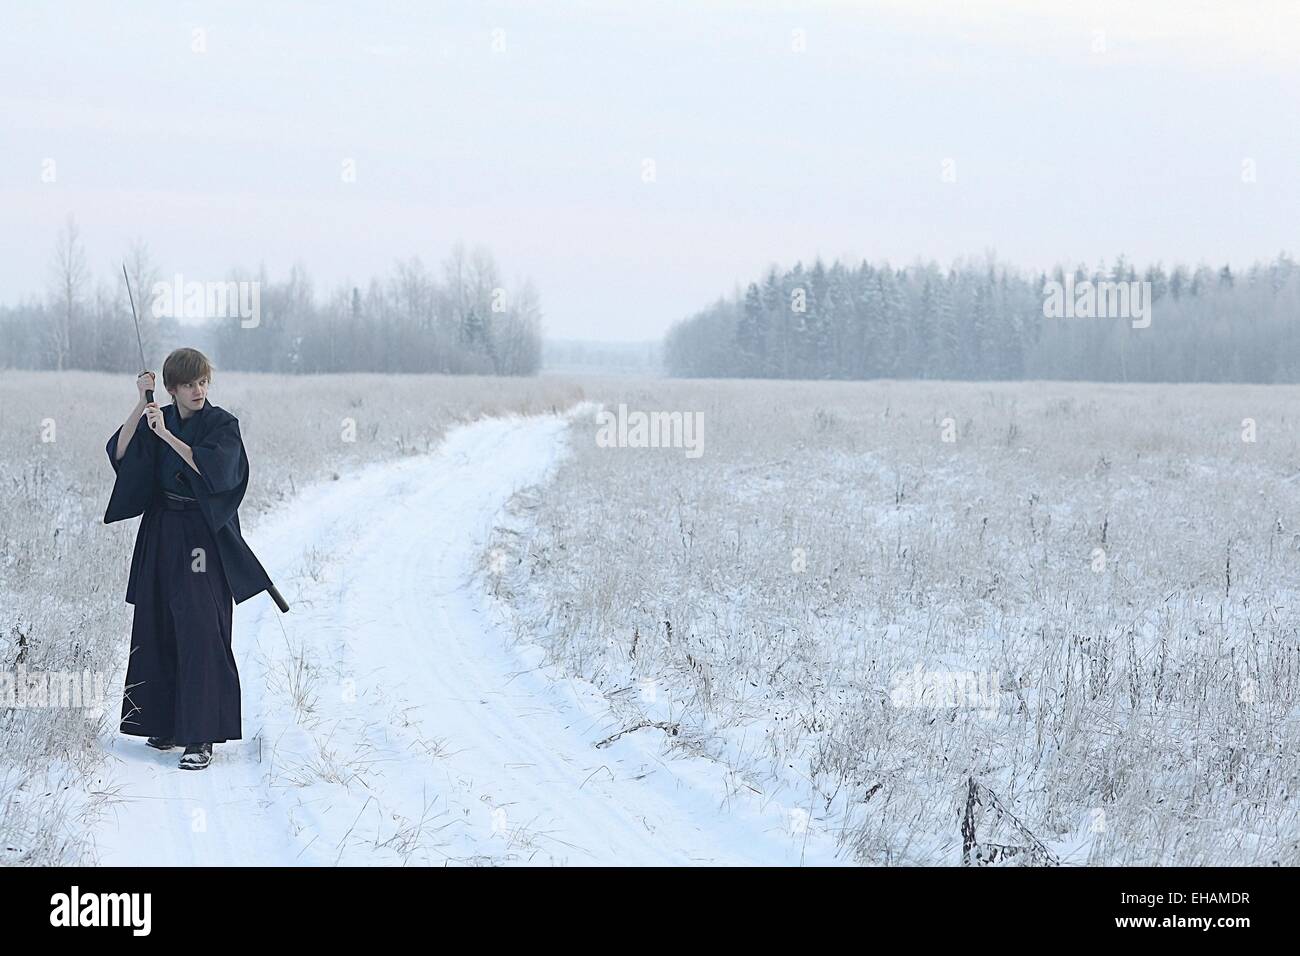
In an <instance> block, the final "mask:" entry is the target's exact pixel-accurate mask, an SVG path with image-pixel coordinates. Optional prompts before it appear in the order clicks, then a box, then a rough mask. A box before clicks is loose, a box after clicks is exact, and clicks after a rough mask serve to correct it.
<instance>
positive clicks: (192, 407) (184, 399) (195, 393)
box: [171, 378, 208, 412]
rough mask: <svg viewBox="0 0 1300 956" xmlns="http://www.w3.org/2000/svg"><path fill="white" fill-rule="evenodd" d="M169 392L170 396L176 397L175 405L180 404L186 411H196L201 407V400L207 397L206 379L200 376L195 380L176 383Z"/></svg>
mask: <svg viewBox="0 0 1300 956" xmlns="http://www.w3.org/2000/svg"><path fill="white" fill-rule="evenodd" d="M171 393H172V398H174V399H176V404H177V405H180V406H181V407H182V408H184V409H185V410H186V411H190V412H197V411H198V410H199V409H200V408H202V407H203V402H204V401H205V400H206V399H207V397H208V380H207V379H206V378H201V379H199V380H198V381H197V382H187V383H185V384H183V385H177V386H176V387H175V388H173V389H171Z"/></svg>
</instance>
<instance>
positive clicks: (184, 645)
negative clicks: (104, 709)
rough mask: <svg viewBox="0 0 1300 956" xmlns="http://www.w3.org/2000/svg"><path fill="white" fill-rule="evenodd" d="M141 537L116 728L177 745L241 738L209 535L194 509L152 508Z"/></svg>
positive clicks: (216, 557) (224, 597)
mask: <svg viewBox="0 0 1300 956" xmlns="http://www.w3.org/2000/svg"><path fill="white" fill-rule="evenodd" d="M140 533H141V534H142V535H143V536H144V546H143V555H142V559H141V561H142V563H141V565H140V568H139V579H138V580H137V582H136V594H135V620H134V622H133V624H132V625H131V657H130V662H129V664H128V665H127V672H126V690H125V693H124V695H123V699H122V722H121V731H122V733H124V734H131V735H133V736H139V737H171V738H172V739H173V740H175V741H176V743H178V744H195V743H221V742H223V741H227V740H239V739H240V709H239V672H238V670H237V669H236V667H235V654H234V651H233V650H232V649H231V643H230V628H231V618H232V616H233V614H234V598H233V597H232V596H231V593H230V587H229V586H228V585H227V584H226V578H225V572H224V570H223V569H222V567H221V554H220V553H219V551H218V549H217V545H216V542H215V541H214V540H213V538H212V533H211V532H210V531H209V530H208V527H207V525H206V524H205V523H204V520H203V515H202V513H201V512H200V511H199V509H198V507H197V505H193V506H190V507H188V508H186V509H184V510H173V509H172V508H169V507H163V508H158V509H155V510H153V511H151V512H149V513H148V514H146V515H145V518H144V521H143V522H142V524H141V529H140ZM196 549H197V550H198V553H199V555H201V560H200V558H199V557H196Z"/></svg>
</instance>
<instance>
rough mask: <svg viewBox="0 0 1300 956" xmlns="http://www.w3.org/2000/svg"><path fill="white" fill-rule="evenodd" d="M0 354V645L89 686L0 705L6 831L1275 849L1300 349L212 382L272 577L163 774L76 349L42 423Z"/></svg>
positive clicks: (640, 859) (924, 849)
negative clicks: (1044, 363) (1137, 359)
mask: <svg viewBox="0 0 1300 956" xmlns="http://www.w3.org/2000/svg"><path fill="white" fill-rule="evenodd" d="M33 378H36V377H35V376H26V377H22V378H21V379H20V378H19V377H13V378H4V377H0V393H3V394H5V395H7V396H8V397H9V398H11V399H12V401H9V402H7V403H5V404H3V405H0V437H2V438H3V439H4V441H5V443H6V444H5V447H6V448H7V449H8V450H10V451H11V452H24V450H26V452H25V454H24V453H16V454H11V455H9V456H8V458H7V459H6V460H5V462H4V463H3V465H2V466H0V480H3V481H4V483H5V484H6V486H11V487H12V489H13V498H14V500H16V501H17V502H18V504H19V507H18V508H17V509H14V510H9V511H7V512H5V513H4V514H3V516H0V539H3V542H4V544H5V548H4V562H3V572H4V577H3V580H0V592H3V594H4V596H5V597H6V600H5V602H4V607H5V609H6V610H5V614H6V617H5V619H4V628H3V630H4V634H3V638H2V641H3V643H2V645H0V646H2V648H3V653H4V659H5V661H6V666H7V667H12V666H13V665H14V664H15V662H17V661H18V660H23V661H25V662H26V664H27V666H29V667H35V666H37V665H41V666H44V667H47V668H50V667H52V666H56V665H62V666H63V667H64V668H70V667H72V666H73V665H75V664H77V663H79V662H86V666H91V667H94V668H95V669H97V670H100V671H103V672H105V674H106V675H107V690H108V698H109V700H108V706H109V713H108V714H107V715H105V716H102V717H100V718H99V719H98V721H94V720H90V721H88V720H85V719H84V716H82V715H79V714H76V713H71V712H68V711H67V710H66V709H65V710H53V709H52V710H46V711H38V710H27V711H21V710H19V711H8V712H6V713H4V714H3V715H0V722H2V723H3V730H4V736H3V738H0V740H2V742H0V796H3V801H2V803H0V806H3V819H0V829H2V830H3V836H4V844H5V847H6V850H5V853H6V857H5V859H6V861H8V862H25V863H32V862H73V861H81V862H92V861H94V862H101V863H169V864H170V863H175V864H188V863H210V864H218V865H220V864H237V863H254V864H256V863H293V862H298V863H309V864H321V865H329V864H334V863H339V862H342V863H351V864H377V865H403V864H444V863H451V864H476V863H486V864H497V863H522V864H544V865H547V864H564V863H568V864H573V863H618V864H628V863H651V864H665V863H690V862H706V861H708V862H723V863H754V862H759V863H785V864H797V863H805V864H808V863H813V864H830V863H836V864H843V863H853V862H857V863H862V864H868V865H870V864H890V863H893V864H914V863H925V864H959V863H962V862H963V861H965V862H971V863H988V862H1003V861H1007V862H1011V863H1019V862H1024V863H1030V864H1054V863H1062V864H1067V865H1070V864H1072V865H1080V864H1138V863H1152V864H1170V863H1192V864H1224V863H1241V864H1270V863H1274V862H1277V863H1283V864H1288V863H1295V862H1297V861H1298V860H1300V854H1298V851H1297V841H1300V824H1297V820H1296V810H1297V808H1298V807H1300V803H1298V802H1297V797H1296V795H1295V794H1296V781H1297V780H1298V779H1300V761H1298V759H1297V756H1296V752H1297V748H1296V742H1297V739H1298V738H1300V708H1298V707H1297V700H1298V698H1300V615H1298V614H1297V611H1296V610H1295V608H1296V602H1295V599H1296V596H1297V591H1298V590H1300V588H1297V583H1298V582H1300V504H1298V503H1297V501H1296V490H1297V488H1300V441H1298V440H1297V431H1296V424H1297V421H1296V415H1295V412H1294V409H1295V408H1296V407H1297V404H1296V400H1297V398H1300V389H1291V388H1277V387H1274V388H1266V387H1245V386H1232V387H1184V386H1095V385H1086V384H1071V385H1062V384H1047V383H1019V384H979V383H965V384H959V383H925V382H922V383H893V382H875V383H790V382H786V383H781V382H676V383H673V382H662V381H627V380H623V381H620V380H614V379H602V380H595V379H593V380H589V381H583V382H581V383H580V384H581V387H580V388H579V387H577V386H575V385H574V384H573V383H566V382H561V381H558V380H549V381H548V380H544V379H543V380H537V381H534V382H532V383H500V382H496V383H492V386H491V389H490V394H491V395H492V398H491V400H490V401H485V400H483V397H482V396H483V395H486V394H488V393H487V392H484V391H483V385H482V383H475V382H466V383H464V384H461V383H453V382H448V381H447V380H445V379H438V378H432V377H431V378H430V379H413V380H398V381H397V382H396V383H394V384H392V385H391V386H390V388H389V389H386V392H385V396H384V399H382V400H381V399H380V398H377V397H373V396H372V392H371V388H372V380H370V379H367V378H365V377H345V378H340V379H326V378H320V379H307V380H302V381H296V382H293V383H292V389H291V391H292V393H293V395H294V396H296V398H297V399H298V400H297V401H296V402H284V401H283V395H282V393H276V392H275V383H274V382H272V381H269V380H267V381H259V380H258V379H257V378H256V377H248V378H247V379H245V380H242V381H241V380H238V379H236V381H234V382H228V383H227V384H228V385H229V386H231V387H232V392H233V393H234V394H233V397H235V398H236V399H239V400H242V401H246V402H247V403H248V406H249V407H250V408H253V409H256V415H253V414H249V415H248V416H247V417H248V419H249V422H250V427H249V429H248V432H247V434H248V440H249V444H250V454H251V456H252V458H253V461H254V469H255V474H254V484H255V487H257V489H258V490H257V492H256V494H255V495H250V501H249V502H248V512H249V515H250V520H248V521H246V522H245V530H246V532H247V534H248V537H249V540H250V543H251V544H252V545H253V547H254V549H255V550H256V551H257V552H258V554H259V556H261V557H262V559H263V561H264V563H265V564H266V565H267V566H268V568H270V569H272V574H273V576H274V577H275V578H276V580H277V583H278V584H279V586H280V589H281V590H282V591H283V592H284V594H285V596H286V597H287V599H288V600H289V601H290V603H291V604H292V605H293V610H292V611H291V613H290V614H288V615H287V616H281V615H280V614H278V612H276V611H275V610H274V608H273V606H272V604H271V602H270V601H269V599H267V598H266V597H265V596H259V597H257V598H255V599H253V600H252V601H250V602H247V603H246V604H245V605H242V606H240V607H238V608H237V610H236V619H235V635H234V640H235V649H236V655H237V660H238V663H239V667H240V675H241V684H242V688H243V702H244V728H245V739H244V740H242V741H240V742H237V743H235V742H232V743H229V744H225V745H218V746H217V748H216V759H215V760H214V763H213V765H212V767H211V768H209V769H208V770H207V771H204V772H202V773H183V772H180V771H177V770H176V769H175V762H176V759H177V757H178V755H179V751H172V752H170V753H166V754H162V753H158V752H155V751H152V750H149V749H147V748H146V747H144V745H143V742H142V741H141V740H139V739H137V738H125V737H121V736H119V735H117V734H116V732H115V731H116V727H115V721H114V717H115V708H116V705H117V699H116V695H117V694H118V693H120V685H121V678H122V666H123V664H124V658H123V655H124V653H125V649H126V648H125V645H126V634H127V633H129V622H130V616H129V612H130V608H129V606H127V605H124V604H122V603H121V591H122V589H123V588H124V584H125V576H126V566H125V555H127V554H128V553H129V544H130V540H131V536H132V535H133V534H134V524H135V523H134V522H128V523H125V524H124V525H117V526H113V527H111V528H105V527H104V526H103V525H102V524H97V522H98V521H99V518H100V516H101V515H102V507H103V503H102V499H103V498H104V496H105V495H106V494H107V481H108V478H107V472H108V465H107V462H106V461H103V462H101V461H100V460H99V459H100V456H102V454H103V448H102V445H103V442H104V440H106V438H107V435H108V434H109V433H110V432H111V430H112V428H113V427H114V424H115V423H110V424H108V425H107V427H104V425H103V423H102V422H100V421H98V420H97V418H96V417H97V416H98V418H105V414H104V412H103V411H102V410H101V409H99V408H98V407H93V408H92V407H87V408H79V406H78V405H77V404H76V399H74V398H72V397H71V396H73V395H78V396H79V395H81V394H83V393H84V392H85V391H87V390H89V389H91V388H94V387H98V384H97V382H102V381H106V380H104V379H103V377H99V378H98V379H96V378H95V377H92V376H85V381H82V382H79V386H81V387H80V388H79V389H77V390H74V391H73V392H70V393H67V394H65V395H61V396H60V397H59V399H58V403H62V404H61V405H60V406H59V407H60V408H61V412H60V413H59V414H58V415H56V417H55V420H56V422H57V423H58V425H59V431H58V435H59V437H58V439H57V441H54V442H40V441H38V440H37V438H35V437H34V436H35V435H36V434H38V432H37V431H36V429H38V428H39V427H40V425H41V419H42V416H41V415H40V414H38V413H39V412H40V411H41V410H42V408H43V407H44V406H43V404H42V403H41V402H37V401H35V399H34V398H33V396H32V389H31V385H32V384H33V381H32V379H33ZM232 378H234V377H232ZM6 389H7V391H6ZM475 389H478V392H477V393H476V391H475ZM259 390H260V391H259ZM268 390H269V391H268ZM476 394H478V395H479V398H475V397H474V396H475V395H476ZM584 394H585V395H586V397H587V398H589V399H593V400H596V401H599V402H600V403H603V406H604V408H606V409H612V408H615V407H617V405H618V404H620V403H622V404H624V405H626V406H627V407H628V408H629V409H631V410H633V411H637V410H641V411H667V412H673V411H676V412H681V413H684V414H690V413H694V412H698V413H700V415H701V419H700V421H701V422H702V424H703V431H702V433H701V435H702V438H703V444H702V445H701V446H700V448H699V451H700V452H701V454H699V455H698V456H697V455H695V454H694V453H693V452H692V453H688V452H689V449H684V448H680V447H678V448H672V447H669V448H637V447H604V446H605V445H608V443H607V442H603V443H598V442H597V440H596V435H597V433H598V429H597V423H596V420H595V418H594V413H595V411H596V408H597V406H596V405H594V404H590V403H588V404H585V405H578V406H576V407H575V406H574V402H575V401H576V400H577V399H578V398H580V397H582V396H583V395H584ZM272 395H279V396H280V399H281V400H280V401H277V402H272V401H270V397H271V396H272ZM128 397H129V396H128ZM395 399H396V400H395ZM213 400H214V401H216V403H217V404H224V405H226V407H231V406H237V405H238V402H236V401H224V402H223V401H222V397H221V396H220V395H218V394H214V396H213ZM56 404H57V403H56ZM311 408H315V409H316V412H317V414H315V415H310V414H309V415H307V416H306V417H303V416H302V414H301V413H302V411H303V410H304V409H311ZM565 409H569V411H567V412H565V411H564V410H565ZM295 411H296V412H298V413H299V417H298V418H296V419H295V418H294V413H295ZM516 412H523V413H526V414H524V415H522V416H521V415H517V414H515V413H516ZM113 414H114V415H115V414H116V412H114V413H113ZM354 415H355V416H357V417H359V418H360V419H361V421H360V423H359V424H360V428H359V431H360V433H361V434H362V436H363V438H364V437H365V436H366V435H367V434H369V438H368V439H366V440H365V441H363V442H362V445H361V447H357V446H350V445H343V446H340V445H338V437H337V435H338V426H339V419H340V416H343V417H352V416H354ZM485 416H486V417H485ZM111 417H112V416H108V418H111ZM291 426H296V427H291ZM100 432H103V436H102V437H100ZM101 465H102V468H101V467H100V466H101ZM101 472H102V473H101ZM259 475H261V476H263V477H262V481H261V483H260V484H259V483H258V480H257V479H258V476H259ZM101 492H102V493H101ZM128 525H129V527H128ZM9 848H12V849H9Z"/></svg>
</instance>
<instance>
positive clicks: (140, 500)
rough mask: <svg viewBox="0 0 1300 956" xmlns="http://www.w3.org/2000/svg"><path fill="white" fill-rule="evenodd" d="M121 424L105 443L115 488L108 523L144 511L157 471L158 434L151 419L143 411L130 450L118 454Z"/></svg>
mask: <svg viewBox="0 0 1300 956" xmlns="http://www.w3.org/2000/svg"><path fill="white" fill-rule="evenodd" d="M121 430H122V429H121V428H120V427H119V428H118V430H117V431H115V432H113V434H112V436H111V437H110V438H109V439H108V443H107V444H106V445H105V446H104V450H105V451H107V452H108V463H109V464H110V465H112V466H113V473H114V474H115V475H116V477H115V478H114V479H113V491H112V493H111V494H110V495H109V499H108V508H107V509H106V510H105V511H104V524H111V523H112V522H114V521H122V520H124V519H126V518H135V517H137V516H139V515H142V514H144V510H145V508H146V507H147V506H148V504H149V500H150V499H151V498H152V497H153V492H154V475H155V469H156V467H157V461H158V441H159V439H158V436H157V435H155V434H154V433H153V429H151V428H150V427H149V419H148V418H147V417H146V416H144V415H141V416H140V420H139V421H138V422H136V426H135V435H133V436H132V438H131V443H130V444H129V445H127V446H126V454H125V455H123V456H122V459H121V460H120V461H119V460H118V458H117V436H118V434H119V433H120V432H121Z"/></svg>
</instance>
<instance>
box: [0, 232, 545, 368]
mask: <svg viewBox="0 0 1300 956" xmlns="http://www.w3.org/2000/svg"><path fill="white" fill-rule="evenodd" d="M125 265H126V270H127V274H128V275H129V276H130V280H131V290H132V292H133V293H134V296H135V308H136V312H137V314H138V315H139V319H140V336H141V339H142V340H143V345H144V349H145V356H146V360H147V361H150V362H154V361H157V362H159V363H160V362H161V358H162V355H161V353H162V352H163V351H164V350H165V349H169V348H171V347H174V346H175V345H177V344H194V343H195V342H197V341H201V342H203V343H204V344H206V345H207V346H208V347H209V348H210V349H211V352H210V353H209V354H210V356H211V358H212V360H213V362H214V363H215V364H216V365H217V367H218V368H222V369H228V370H232V371H261V372H286V373H304V374H307V373H326V372H412V373H415V372H439V373H445V374H483V375H534V374H536V373H537V371H538V369H539V367H540V365H541V355H542V333H541V309H540V305H539V302H538V297H537V293H536V290H535V289H534V288H533V286H532V283H531V282H524V283H523V284H522V285H521V286H520V288H519V289H518V290H517V291H511V290H508V289H507V288H506V287H505V284H504V282H503V281H502V278H501V275H500V271H499V269H498V267H497V265H496V262H495V261H494V259H493V257H492V255H491V253H490V252H489V251H488V250H487V249H486V248H484V247H482V246H479V247H476V248H475V249H473V250H472V251H467V250H466V249H465V247H464V246H463V245H459V244H458V245H457V246H455V247H454V248H453V250H452V252H451V253H450V254H449V255H448V256H447V257H446V258H445V259H444V260H443V262H442V263H441V264H440V266H441V275H436V274H434V273H433V272H431V271H430V270H429V269H428V268H427V267H426V266H425V265H424V263H423V262H422V261H421V260H420V259H419V258H418V257H412V258H409V259H406V260H404V261H400V262H397V263H396V264H395V266H394V268H393V271H392V273H391V274H390V275H389V276H387V277H384V278H378V277H376V278H372V279H371V280H370V281H369V283H368V284H367V285H366V286H365V287H364V288H361V287H356V286H353V287H347V286H342V287H339V288H337V289H335V290H334V291H333V292H332V293H331V294H330V295H329V296H328V297H326V298H325V300H324V301H323V302H322V301H318V298H317V296H316V294H315V292H314V289H313V285H312V281H311V279H310V277H309V276H308V275H307V272H306V270H305V269H303V268H302V267H301V266H299V265H295V266H294V267H293V268H292V269H291V270H290V272H289V276H288V278H286V279H284V280H281V281H271V280H270V279H268V277H267V275H266V270H265V268H264V267H263V268H261V269H259V271H258V272H257V273H256V274H254V275H248V274H240V273H238V272H232V273H231V274H230V275H228V276H226V277H225V278H224V279H221V280H216V282H215V283H213V284H214V285H215V284H220V283H222V282H230V283H235V284H238V283H239V282H245V283H256V284H257V286H256V287H257V291H258V306H259V308H258V310H257V312H258V314H257V317H256V323H255V324H254V323H253V321H252V320H251V319H248V318H245V317H243V316H242V315H240V314H236V310H234V309H233V308H232V309H230V310H228V311H227V312H226V313H225V314H222V315H217V316H211V317H207V318H204V319H201V320H200V321H199V322H198V324H185V323H184V322H182V321H181V319H180V318H178V317H177V316H176V315H174V314H172V313H170V312H166V311H165V313H164V314H163V315H160V316H156V315H155V314H154V310H153V308H152V303H153V290H154V288H155V285H156V284H157V283H158V282H159V281H160V280H161V281H162V282H163V283H169V282H171V281H172V278H171V277H170V276H166V275H163V274H162V273H161V271H160V269H159V268H158V267H157V265H156V264H155V263H154V261H153V259H152V258H151V256H150V254H149V251H148V249H147V247H146V246H145V245H144V244H143V243H142V242H136V243H135V244H134V245H133V246H132V247H131V249H130V250H129V252H128V254H127V256H126V261H125ZM191 278H193V277H188V276H187V277H185V279H186V280H187V281H188V280H189V279H191ZM135 336H136V332H135V325H134V323H133V322H132V319H131V306H130V301H129V299H128V296H127V292H126V288H125V285H124V282H123V279H122V276H121V273H120V271H117V272H116V273H115V274H114V275H113V277H112V278H111V279H110V280H109V281H104V280H103V279H102V278H100V279H99V280H98V281H94V280H93V277H92V274H91V269H90V267H89V265H88V261H87V256H86V251H85V247H84V245H83V243H82V241H81V237H80V232H79V230H78V228H77V225H76V223H75V221H74V220H72V219H71V218H70V219H69V220H68V222H67V223H66V224H65V226H64V227H63V229H62V230H61V231H60V233H59V236H58V240H57V242H56V244H55V249H54V253H53V256H52V259H51V263H50V271H49V276H48V284H47V289H46V292H45V295H44V296H33V297H30V298H29V299H28V300H27V301H24V302H20V303H18V304H17V305H13V306H4V305H0V368H29V369H55V370H63V369H87V370H94V371H106V372H123V371H138V370H139V369H138V366H139V364H140V347H139V345H137V342H136V337H135ZM200 347H202V346H200Z"/></svg>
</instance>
